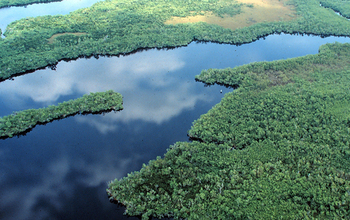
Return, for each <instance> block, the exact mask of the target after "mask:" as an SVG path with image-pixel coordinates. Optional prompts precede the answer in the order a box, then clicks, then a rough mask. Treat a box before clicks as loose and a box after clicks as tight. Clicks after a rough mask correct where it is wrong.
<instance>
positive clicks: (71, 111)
mask: <svg viewBox="0 0 350 220" xmlns="http://www.w3.org/2000/svg"><path fill="white" fill-rule="evenodd" d="M122 104H123V100H122V96H121V95H120V94H119V93H116V92H113V91H112V90H109V91H106V92H96V93H90V94H89V95H84V96H83V97H81V98H78V99H74V100H69V101H67V102H63V103H60V104H58V105H57V106H53V105H52V106H49V107H47V108H40V109H27V110H24V111H20V112H15V113H13V114H12V115H8V116H4V117H2V118H0V138H7V137H13V136H14V135H19V134H23V133H26V132H27V131H29V130H31V129H33V128H34V127H35V126H36V125H37V124H46V123H49V122H51V121H54V120H57V119H63V118H67V117H69V116H73V115H76V114H88V113H100V112H104V111H112V110H114V111H119V110H122V109H123V105H122Z"/></svg>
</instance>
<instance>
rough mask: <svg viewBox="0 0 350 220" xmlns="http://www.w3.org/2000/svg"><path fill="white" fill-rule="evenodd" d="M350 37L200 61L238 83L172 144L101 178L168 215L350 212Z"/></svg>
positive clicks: (131, 201)
mask: <svg viewBox="0 0 350 220" xmlns="http://www.w3.org/2000/svg"><path fill="white" fill-rule="evenodd" d="M349 63H350V44H344V45H342V44H327V45H324V46H322V47H321V48H320V52H319V54H317V55H309V56H306V57H301V58H295V59H288V60H281V61H274V62H259V63H253V64H248V65H245V66H241V67H236V68H232V69H225V70H215V69H214V70H213V69H211V70H207V71H203V72H202V73H201V75H200V76H197V78H198V79H200V80H202V81H204V82H208V83H220V84H226V85H239V88H238V89H236V90H235V91H234V92H231V93H228V94H226V95H225V97H224V98H223V99H222V101H221V102H220V103H219V104H217V105H216V106H214V107H213V108H212V109H211V110H210V111H209V112H208V113H207V114H204V115H202V116H201V117H200V119H198V120H197V121H195V122H194V124H193V126H192V128H191V130H190V131H189V136H190V137H192V138H193V139H195V140H197V141H193V142H192V143H187V142H179V143H176V144H175V145H173V146H170V148H169V150H168V152H167V153H166V154H165V155H164V157H163V158H160V157H158V158H157V159H156V160H152V161H150V162H149V164H148V165H144V166H143V168H142V169H141V170H140V171H138V172H134V173H131V174H129V175H128V176H127V177H125V178H123V179H121V180H114V181H112V182H111V183H110V184H109V188H108V189H107V193H108V194H109V195H110V196H111V197H110V199H111V200H113V201H118V202H120V203H122V204H124V205H125V206H126V207H127V209H126V213H127V214H130V215H142V218H143V219H148V217H149V216H157V217H162V216H174V217H175V219H180V218H181V219H182V218H186V219H277V218H282V217H284V218H287V219H310V218H316V219H342V218H346V217H347V216H349V214H350V213H349V212H350V207H349V205H350V191H349V190H350V169H349V167H350V160H349V156H350V135H349V132H350V111H349V109H350V94H349V93H350V91H349V83H350V68H349Z"/></svg>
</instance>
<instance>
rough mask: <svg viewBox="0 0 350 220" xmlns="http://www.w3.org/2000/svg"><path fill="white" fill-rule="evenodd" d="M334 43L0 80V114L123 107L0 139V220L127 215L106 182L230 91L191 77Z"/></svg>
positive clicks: (229, 48)
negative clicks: (96, 97) (80, 104)
mask: <svg viewBox="0 0 350 220" xmlns="http://www.w3.org/2000/svg"><path fill="white" fill-rule="evenodd" d="M52 4H54V3H52ZM43 5H44V6H45V7H48V9H47V10H48V11H49V10H50V8H51V7H53V6H51V4H43ZM34 6H35V5H32V7H34ZM37 6H38V7H39V6H40V7H42V5H37ZM54 7H56V6H54ZM82 7H86V6H85V5H84V6H82ZM12 9H14V10H16V8H6V9H5V10H7V11H10V10H12ZM2 10H3V9H1V10H0V14H1V13H2ZM26 10H34V8H30V7H29V6H28V7H27V8H26ZM13 13H16V12H15V11H14V12H13ZM335 41H338V42H349V41H350V40H349V38H337V37H329V38H320V37H316V36H296V35H294V36H292V35H271V36H268V37H266V38H265V39H261V40H258V41H256V42H253V43H251V44H245V45H241V46H235V45H224V44H214V43H196V42H193V43H191V44H190V45H188V46H187V47H181V48H176V49H173V50H156V49H152V50H147V51H143V52H138V53H136V54H132V55H129V56H121V57H109V58H108V57H100V58H99V59H95V58H90V59H79V60H76V61H70V62H64V61H63V62H60V63H59V64H58V65H57V69H56V70H51V69H45V70H38V71H36V72H34V73H30V74H27V75H24V76H19V77H16V78H14V80H7V81H4V82H1V83H0V117H1V116H4V115H8V114H11V113H12V112H14V111H20V110H24V109H28V108H40V107H45V106H48V105H50V104H57V103H59V102H62V101H66V100H69V99H72V98H78V97H81V96H82V95H83V94H88V93H90V92H96V91H106V90H109V89H113V90H114V91H116V92H120V93H121V94H122V95H123V97H124V110H123V111H120V112H116V113H114V112H112V113H108V114H105V115H84V116H81V115H78V116H74V117H71V118H67V119H63V120H60V121H54V122H52V123H49V124H47V125H40V126H37V127H35V128H34V129H33V130H32V131H31V132H29V133H27V135H25V136H21V137H14V138H11V139H5V140H0V161H1V162H0V197H1V200H0V219H39V220H40V219H126V218H127V217H126V216H123V214H122V213H123V212H124V208H123V207H119V206H117V205H116V204H112V203H110V202H109V200H108V198H107V195H106V192H105V189H106V187H107V183H108V181H110V180H113V179H114V178H122V177H124V176H126V174H127V173H129V172H133V171H137V170H139V169H140V168H141V167H142V164H143V163H147V162H148V161H149V160H151V159H155V158H156V156H162V155H163V154H164V153H165V152H166V149H167V148H168V147H169V145H171V144H174V143H175V142H176V141H188V137H187V131H188V130H189V129H190V127H191V124H192V122H193V121H194V120H195V119H198V118H199V117H200V115H201V114H204V113H206V112H207V111H208V110H209V109H210V108H212V106H214V105H215V104H216V103H219V102H220V100H221V98H222V97H223V96H224V94H225V93H227V92H230V91H232V89H229V88H224V87H220V86H211V87H205V86H204V85H203V84H202V83H199V82H195V80H194V76H195V75H197V74H199V73H200V71H201V70H203V69H208V68H226V67H234V66H238V65H243V64H247V63H250V62H255V61H271V60H277V59H286V58H291V57H297V56H303V55H306V54H315V53H317V52H318V48H319V46H320V45H322V44H325V43H327V42H335ZM220 90H222V93H221V92H220ZM128 219H137V218H128Z"/></svg>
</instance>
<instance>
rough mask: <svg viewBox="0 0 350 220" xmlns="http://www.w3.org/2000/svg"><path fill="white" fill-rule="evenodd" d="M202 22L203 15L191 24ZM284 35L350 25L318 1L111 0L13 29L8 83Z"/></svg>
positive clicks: (4, 65)
mask: <svg viewBox="0 0 350 220" xmlns="http://www.w3.org/2000/svg"><path fill="white" fill-rule="evenodd" d="M339 4H340V3H339ZM329 7H333V8H335V6H334V4H333V6H329ZM276 10H277V11H279V12H278V13H279V14H278V13H277V12H276ZM275 12H276V13H277V14H276V13H275ZM276 15H278V16H276ZM196 16H202V17H201V19H199V20H194V21H191V18H193V17H196ZM203 16H204V17H203ZM176 19H185V21H186V22H176ZM174 20H175V22H174ZM234 21H235V22H234ZM172 22H173V23H172ZM231 24H232V25H231ZM238 24H240V25H238ZM282 32H284V33H291V34H292V33H302V34H318V35H322V36H329V35H335V36H350V26H349V21H348V20H347V19H345V18H343V17H341V16H339V15H337V14H336V13H335V12H334V11H333V10H331V9H329V8H325V7H322V6H320V4H319V2H318V1H315V0H310V1H303V0H290V1H286V0H281V1H278V2H277V1H276V0H269V1H257V0H256V1H253V0H251V1H248V0H244V1H243V0H241V1H228V0H211V1H200V0H193V1H180V0H174V1H170V2H169V1H167V0H158V1H156V2H155V1H150V0H137V1H127V0H109V1H104V2H99V3H96V4H94V5H93V6H91V7H89V8H85V9H80V10H77V11H75V12H72V13H70V14H68V15H65V16H62V15H57V16H42V17H36V18H26V19H21V20H19V21H16V22H13V23H11V24H10V25H9V26H8V27H7V29H6V31H5V33H4V35H5V36H6V37H5V38H4V39H3V38H1V39H0V47H1V48H2V50H1V51H0V80H5V79H8V78H10V77H13V76H16V75H18V74H24V73H27V72H28V71H33V70H35V69H38V68H43V67H46V66H48V65H55V64H57V62H58V61H60V60H62V59H76V58H78V57H82V56H83V57H84V56H87V57H88V56H98V55H118V54H127V53H131V52H133V51H136V50H138V49H143V48H165V47H177V46H184V45H187V44H189V43H190V42H192V41H195V40H197V41H213V42H220V43H231V44H243V43H249V42H252V41H254V40H257V39H258V38H259V37H263V36H266V35H269V34H273V33H282ZM65 33H69V34H65ZM73 33H84V34H83V35H79V34H76V35H74V34H73ZM53 36H54V38H52V37H53Z"/></svg>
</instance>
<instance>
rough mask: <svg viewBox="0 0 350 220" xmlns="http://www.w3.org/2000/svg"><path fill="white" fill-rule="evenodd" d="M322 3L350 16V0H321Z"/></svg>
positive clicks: (343, 14)
mask: <svg viewBox="0 0 350 220" xmlns="http://www.w3.org/2000/svg"><path fill="white" fill-rule="evenodd" d="M320 3H321V5H322V6H323V7H326V8H331V9H333V10H334V11H336V12H339V13H340V14H341V15H342V16H344V17H346V18H350V1H349V0H321V1H320Z"/></svg>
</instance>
